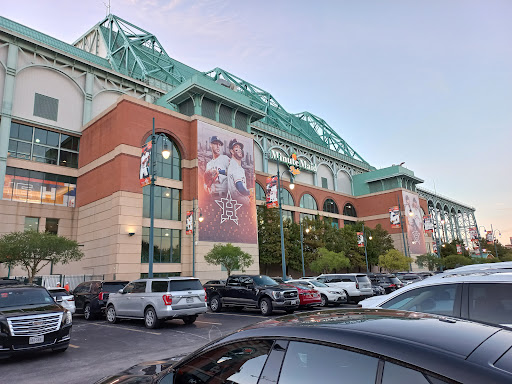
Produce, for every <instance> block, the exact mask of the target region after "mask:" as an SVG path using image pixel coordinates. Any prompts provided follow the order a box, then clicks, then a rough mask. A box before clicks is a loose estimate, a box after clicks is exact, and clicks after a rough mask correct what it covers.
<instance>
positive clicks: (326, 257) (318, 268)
mask: <svg viewBox="0 0 512 384" xmlns="http://www.w3.org/2000/svg"><path fill="white" fill-rule="evenodd" d="M318 255H319V256H318V258H317V259H316V260H315V261H313V262H312V263H311V270H313V271H314V272H316V273H329V272H332V271H339V270H340V269H342V268H348V267H349V266H350V260H349V259H347V258H346V257H345V255H344V254H343V252H333V251H329V250H328V249H327V248H320V249H318Z"/></svg>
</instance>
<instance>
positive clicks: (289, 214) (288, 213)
mask: <svg viewBox="0 0 512 384" xmlns="http://www.w3.org/2000/svg"><path fill="white" fill-rule="evenodd" d="M284 220H290V221H291V222H292V223H293V212H292V211H287V210H286V209H283V221H284Z"/></svg>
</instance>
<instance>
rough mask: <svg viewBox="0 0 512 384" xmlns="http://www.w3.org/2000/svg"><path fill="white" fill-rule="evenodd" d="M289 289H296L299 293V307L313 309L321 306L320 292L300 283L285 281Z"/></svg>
mask: <svg viewBox="0 0 512 384" xmlns="http://www.w3.org/2000/svg"><path fill="white" fill-rule="evenodd" d="M285 285H287V286H289V287H292V288H296V289H297V291H298V292H299V307H303V308H304V307H314V306H320V305H321V304H322V297H321V296H320V292H318V291H317V290H316V289H315V288H312V287H309V286H307V285H305V284H302V283H300V282H299V283H293V282H291V280H288V281H286V284H285Z"/></svg>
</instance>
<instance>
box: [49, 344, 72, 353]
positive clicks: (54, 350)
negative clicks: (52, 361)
mask: <svg viewBox="0 0 512 384" xmlns="http://www.w3.org/2000/svg"><path fill="white" fill-rule="evenodd" d="M66 349H68V346H67V345H66V346H65V347H64V348H55V349H52V352H55V353H62V352H66Z"/></svg>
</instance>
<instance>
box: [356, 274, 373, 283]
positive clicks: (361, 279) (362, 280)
mask: <svg viewBox="0 0 512 384" xmlns="http://www.w3.org/2000/svg"><path fill="white" fill-rule="evenodd" d="M356 280H357V281H358V282H360V283H370V279H369V278H368V276H366V275H358V276H356Z"/></svg>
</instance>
